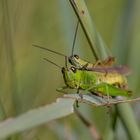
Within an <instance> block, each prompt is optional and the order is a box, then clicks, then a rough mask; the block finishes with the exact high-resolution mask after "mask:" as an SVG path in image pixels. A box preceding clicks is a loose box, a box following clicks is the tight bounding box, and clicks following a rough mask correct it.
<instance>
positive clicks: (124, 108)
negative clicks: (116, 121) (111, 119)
mask: <svg viewBox="0 0 140 140" xmlns="http://www.w3.org/2000/svg"><path fill="white" fill-rule="evenodd" d="M116 108H117V112H118V114H119V118H120V119H121V121H122V123H123V125H124V127H125V129H126V131H127V134H128V136H129V139H131V140H140V131H139V128H138V125H137V122H136V119H135V117H134V114H133V111H132V108H131V107H130V105H129V104H127V103H124V104H118V105H116Z"/></svg>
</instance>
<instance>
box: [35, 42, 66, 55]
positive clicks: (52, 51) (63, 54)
mask: <svg viewBox="0 0 140 140" xmlns="http://www.w3.org/2000/svg"><path fill="white" fill-rule="evenodd" d="M32 46H34V47H37V48H40V49H43V50H47V51H50V52H52V53H55V54H58V55H61V56H64V57H67V56H66V55H64V54H62V53H59V52H56V51H53V50H51V49H48V48H45V47H42V46H39V45H34V44H33V45H32Z"/></svg>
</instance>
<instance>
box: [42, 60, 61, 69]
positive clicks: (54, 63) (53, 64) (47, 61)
mask: <svg viewBox="0 0 140 140" xmlns="http://www.w3.org/2000/svg"><path fill="white" fill-rule="evenodd" d="M43 59H44V60H46V61H47V62H49V63H51V64H53V65H55V66H57V67H58V68H60V69H62V67H61V66H59V65H57V64H55V63H54V62H52V61H50V60H49V59H47V58H43Z"/></svg>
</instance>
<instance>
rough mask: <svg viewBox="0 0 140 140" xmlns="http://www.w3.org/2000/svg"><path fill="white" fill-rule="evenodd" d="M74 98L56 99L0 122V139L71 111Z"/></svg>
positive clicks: (68, 113)
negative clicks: (48, 103)
mask: <svg viewBox="0 0 140 140" xmlns="http://www.w3.org/2000/svg"><path fill="white" fill-rule="evenodd" d="M74 102H75V100H74V99H67V100H66V99H62V98H60V99H58V100H57V101H56V102H55V103H52V104H50V105H46V106H43V107H40V108H38V109H34V110H31V111H29V112H26V113H24V114H22V115H20V116H18V117H16V118H10V119H8V120H6V121H3V122H1V123H0V139H2V138H5V137H8V136H10V135H12V134H15V133H18V132H21V131H24V130H27V129H31V128H33V127H37V126H39V125H41V124H44V123H46V122H49V121H51V120H54V119H58V118H61V117H64V116H67V115H70V114H72V113H73V104H74Z"/></svg>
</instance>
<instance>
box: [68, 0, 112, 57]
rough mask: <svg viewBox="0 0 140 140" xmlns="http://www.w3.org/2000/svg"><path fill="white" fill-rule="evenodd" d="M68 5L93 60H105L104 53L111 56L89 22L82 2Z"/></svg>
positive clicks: (75, 0)
mask: <svg viewBox="0 0 140 140" xmlns="http://www.w3.org/2000/svg"><path fill="white" fill-rule="evenodd" d="M70 3H71V5H72V7H73V9H74V11H75V13H76V15H77V17H78V19H79V21H80V24H81V26H82V28H83V31H84V33H85V35H86V37H87V40H88V42H89V45H90V48H91V51H92V53H93V55H94V57H95V59H96V60H98V59H105V58H106V57H108V55H107V54H106V51H107V52H108V53H109V55H111V53H110V51H109V49H108V48H107V47H106V45H105V43H104V42H103V40H102V38H101V36H100V34H99V33H98V32H97V30H96V28H95V25H94V23H93V21H92V20H91V16H90V14H89V12H88V8H87V6H86V4H85V2H84V0H70ZM99 52H100V53H99Z"/></svg>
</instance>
